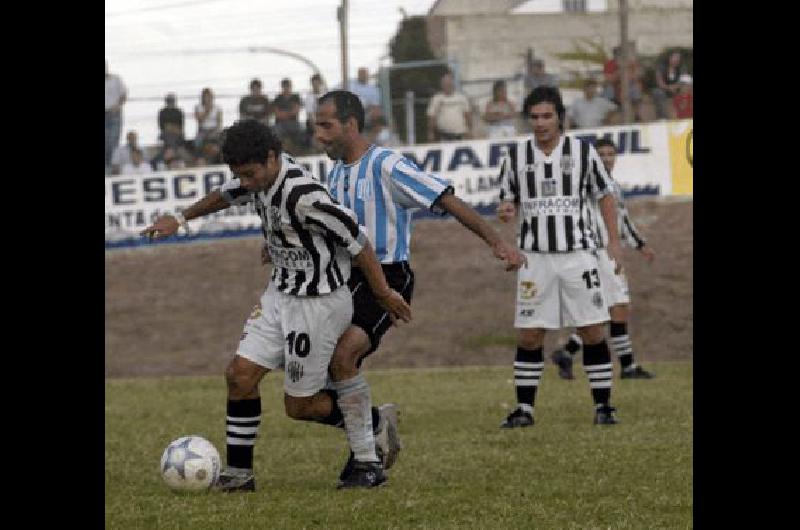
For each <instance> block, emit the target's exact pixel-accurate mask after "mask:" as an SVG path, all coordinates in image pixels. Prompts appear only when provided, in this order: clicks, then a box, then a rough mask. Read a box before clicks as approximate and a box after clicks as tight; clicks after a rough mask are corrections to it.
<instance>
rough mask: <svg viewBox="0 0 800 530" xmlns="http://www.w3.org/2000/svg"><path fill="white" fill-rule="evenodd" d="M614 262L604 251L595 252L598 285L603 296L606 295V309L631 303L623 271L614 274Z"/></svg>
mask: <svg viewBox="0 0 800 530" xmlns="http://www.w3.org/2000/svg"><path fill="white" fill-rule="evenodd" d="M615 263H616V262H615V261H614V260H612V259H611V258H609V257H608V252H606V250H605V249H600V250H598V251H597V265H598V270H599V271H600V284H601V285H602V286H603V294H604V295H606V303H607V304H608V307H612V306H615V305H619V304H629V303H631V298H630V294H629V293H628V280H627V278H625V271H621V272H620V273H619V274H614V268H615Z"/></svg>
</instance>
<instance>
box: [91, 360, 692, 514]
mask: <svg viewBox="0 0 800 530" xmlns="http://www.w3.org/2000/svg"><path fill="white" fill-rule="evenodd" d="M647 368H648V369H650V368H652V369H653V371H654V372H656V374H657V378H656V379H654V380H651V381H641V380H632V381H631V380H625V381H620V380H618V379H615V381H614V389H613V399H612V402H613V404H614V405H615V406H616V407H617V409H618V419H619V420H620V424H619V425H615V426H594V425H592V418H593V408H592V405H591V398H590V395H589V388H588V384H587V382H586V378H585V376H584V375H583V373H582V370H580V365H579V364H578V365H576V370H575V374H576V379H575V380H574V381H563V380H561V379H559V378H558V376H557V374H556V373H555V369H554V368H553V366H552V365H550V364H549V363H548V364H547V368H546V369H545V373H544V376H543V383H542V386H540V387H539V393H538V396H537V406H536V409H535V417H536V425H535V426H534V427H532V428H528V429H515V430H513V431H505V430H503V431H501V430H500V429H499V428H498V425H499V423H500V422H501V420H502V419H503V418H504V417H505V415H506V414H507V413H508V412H509V410H510V408H511V407H513V406H514V402H515V399H514V386H513V382H512V380H511V367H510V366H509V367H507V368H496V367H495V368H453V369H430V370H391V371H390V370H386V371H374V372H370V371H367V372H366V374H367V378H368V381H369V382H370V384H371V386H372V397H373V402H375V403H382V402H387V401H394V402H397V403H398V404H399V407H400V433H401V436H402V441H403V444H404V449H403V451H402V452H401V453H400V458H399V460H398V462H397V464H396V465H395V467H394V468H392V470H391V471H390V472H389V482H388V484H387V486H386V487H383V488H379V489H377V490H369V491H365V490H360V491H337V490H336V489H335V484H336V479H337V476H338V474H339V471H340V469H341V467H342V466H343V464H344V462H345V460H346V457H347V448H346V441H345V438H344V433H343V432H342V431H340V430H337V429H333V428H330V427H325V426H321V425H317V424H311V423H302V422H297V421H293V420H290V419H288V418H286V417H285V416H284V414H283V397H282V396H283V390H282V376H283V374H282V373H279V374H270V375H269V376H268V377H267V378H266V380H265V381H264V382H263V383H262V387H261V390H262V391H261V394H262V407H263V410H264V414H263V416H262V424H261V429H260V432H259V436H260V437H259V440H258V442H257V443H256V450H255V451H256V452H255V459H256V461H255V467H256V480H257V483H258V491H257V492H256V493H254V494H220V493H216V492H210V493H201V494H193V495H188V494H183V495H181V494H175V493H173V492H171V491H170V490H168V489H167V487H166V486H165V485H164V484H163V482H162V481H161V477H160V475H159V470H158V467H159V459H160V458H161V453H162V451H163V450H164V448H165V447H166V445H167V444H168V443H169V442H170V441H171V440H173V439H175V438H178V437H179V436H182V435H186V434H199V435H202V436H205V437H206V438H208V439H209V440H210V441H211V442H212V443H214V445H215V446H216V447H217V448H218V449H219V450H220V454H221V456H222V459H223V464H224V459H225V455H224V452H225V433H224V415H225V385H224V381H223V379H222V376H220V377H211V378H208V377H204V378H197V377H192V378H164V379H135V380H132V379H128V380H119V379H115V380H107V381H106V397H105V403H106V409H105V418H106V423H105V436H106V439H105V492H106V493H105V496H106V503H105V520H106V528H109V529H111V528H146V529H151V528H170V529H171V528H186V529H245V528H273V529H283V528H437V529H438V528H476V529H483V528H558V529H562V528H580V529H589V528H635V529H655V528H691V527H692V366H691V363H688V362H664V363H648V364H647ZM615 371H617V366H615Z"/></svg>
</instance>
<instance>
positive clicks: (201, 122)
mask: <svg viewBox="0 0 800 530" xmlns="http://www.w3.org/2000/svg"><path fill="white" fill-rule="evenodd" d="M194 118H195V120H197V136H195V138H194V148H195V151H198V152H199V151H200V150H202V148H203V144H205V143H206V142H207V141H209V140H215V139H216V138H218V137H219V135H220V133H221V132H222V108H220V107H219V106H218V105H216V104H215V103H214V93H213V92H211V89H210V88H204V89H203V91H202V92H201V93H200V103H198V104H197V105H196V106H195V107H194Z"/></svg>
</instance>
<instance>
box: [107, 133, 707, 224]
mask: <svg viewBox="0 0 800 530" xmlns="http://www.w3.org/2000/svg"><path fill="white" fill-rule="evenodd" d="M691 131H692V121H691V120H685V121H681V122H659V123H654V124H642V125H627V126H618V127H602V128H598V129H585V130H579V131H568V133H567V134H568V135H570V136H577V137H580V138H584V139H587V140H589V141H592V142H593V141H594V140H596V139H597V138H602V137H608V138H610V139H611V140H613V141H614V143H615V144H616V145H617V147H618V152H619V154H618V157H617V166H616V168H615V170H614V178H615V179H616V180H617V181H618V182H619V183H620V185H621V186H622V188H623V190H624V191H625V192H626V194H628V195H671V194H691V193H692V166H691V164H692V162H691V161H692V147H691ZM526 139H527V137H526V136H519V137H515V138H504V139H498V140H489V139H486V140H470V141H462V142H447V143H441V144H426V145H415V146H405V147H399V148H397V149H396V150H397V151H399V152H401V153H402V154H403V155H405V156H406V157H408V158H409V159H410V160H412V161H414V162H415V163H416V164H417V165H418V166H419V167H420V168H421V169H423V170H424V171H427V172H431V173H436V174H438V175H440V176H442V177H444V178H447V179H450V181H451V182H452V184H453V186H454V187H455V191H456V195H458V196H459V197H460V198H461V199H462V200H464V201H465V202H467V203H468V204H470V205H472V206H475V207H486V206H489V205H492V204H494V203H496V202H497V200H498V197H499V192H500V182H499V178H498V169H499V163H500V160H501V158H502V156H503V152H504V150H505V149H516V148H517V145H522V144H523V142H524V141H525V140H526ZM297 161H298V162H299V163H301V164H303V165H304V166H306V167H307V168H308V169H309V171H310V172H311V173H312V174H313V175H314V177H315V178H317V179H319V180H320V181H321V182H323V183H324V182H325V181H326V180H327V174H328V172H329V171H330V170H331V168H332V167H333V161H331V160H330V159H329V158H328V157H327V156H325V155H315V156H307V157H298V158H297ZM231 178H232V175H231V172H230V170H229V169H228V167H227V166H211V167H203V168H193V169H184V170H177V171H166V172H160V173H153V174H151V175H119V176H114V177H107V178H106V179H105V221H106V222H105V230H106V239H107V240H109V239H111V240H113V239H122V238H126V237H127V238H129V237H131V235H133V234H136V233H138V232H139V231H141V230H142V229H144V228H145V227H146V226H148V225H149V224H150V223H152V222H153V220H155V219H156V218H157V217H158V216H159V215H163V214H166V213H172V212H176V211H181V210H182V209H184V208H186V207H188V206H189V205H191V204H192V203H194V202H195V201H197V200H198V199H200V198H202V197H203V196H204V195H206V194H207V193H209V192H210V191H212V190H213V189H215V188H217V187H219V186H221V185H222V184H223V183H225V182H226V181H227V180H229V179H231ZM189 225H190V227H191V228H192V230H193V231H203V232H209V233H213V232H220V231H231V230H234V231H235V230H243V229H257V228H258V227H259V226H260V220H259V218H258V216H257V215H256V214H255V211H254V210H253V209H252V207H251V206H249V205H248V206H240V207H231V208H228V209H227V210H223V211H221V212H218V213H216V214H212V215H210V216H207V217H205V218H203V219H194V220H192V221H190V222H189Z"/></svg>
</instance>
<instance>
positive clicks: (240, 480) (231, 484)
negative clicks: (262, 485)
mask: <svg viewBox="0 0 800 530" xmlns="http://www.w3.org/2000/svg"><path fill="white" fill-rule="evenodd" d="M214 489H216V490H218V491H224V492H226V493H231V492H234V491H256V477H255V475H254V474H253V473H252V472H251V473H232V472H230V471H226V470H224V469H223V470H222V471H221V472H220V474H219V478H218V479H217V482H216V484H214Z"/></svg>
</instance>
